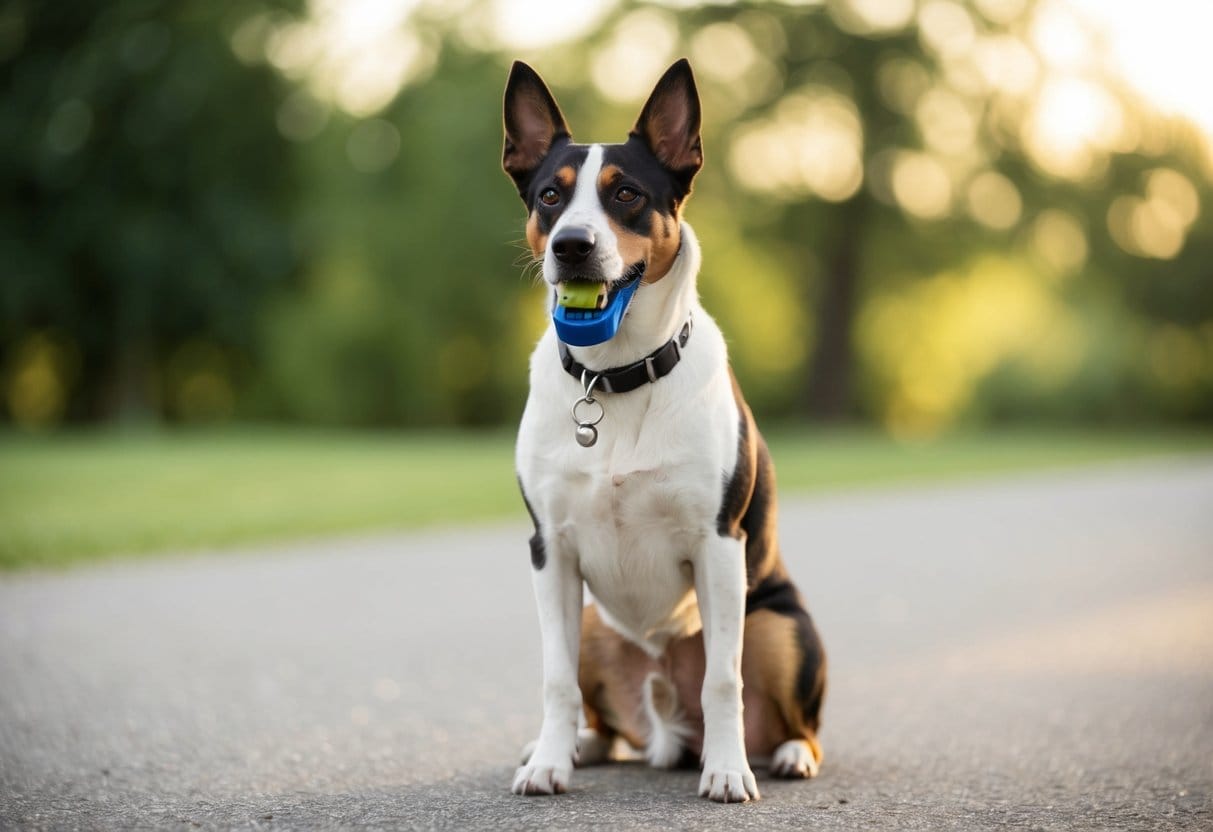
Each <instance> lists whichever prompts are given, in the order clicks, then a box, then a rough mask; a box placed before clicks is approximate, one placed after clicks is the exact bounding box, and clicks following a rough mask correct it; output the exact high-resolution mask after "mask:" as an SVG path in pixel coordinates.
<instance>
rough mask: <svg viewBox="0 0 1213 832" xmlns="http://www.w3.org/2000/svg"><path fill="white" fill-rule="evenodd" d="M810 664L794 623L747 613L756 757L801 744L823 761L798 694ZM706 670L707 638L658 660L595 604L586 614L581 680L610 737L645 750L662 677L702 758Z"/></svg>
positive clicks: (591, 718)
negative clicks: (654, 681)
mask: <svg viewBox="0 0 1213 832" xmlns="http://www.w3.org/2000/svg"><path fill="white" fill-rule="evenodd" d="M803 659H804V654H803V651H802V650H801V648H800V641H799V638H798V635H797V625H796V622H795V620H794V619H792V618H790V617H788V616H785V615H781V614H779V613H776V612H772V611H770V610H758V611H756V612H752V613H750V614H749V615H747V616H746V619H745V634H744V646H743V649H742V654H741V677H742V684H743V688H742V702H743V705H744V719H745V738H746V753H747V754H748V755H752V756H768V755H770V754H771V753H772V752H773V751H774V750H775V749H776V748H777V747H778V746H779V745H780V744H782V743H783V742H786V741H787V740H797V739H798V740H803V741H804V742H806V743H808V745H809V748H810V749H811V750H812V751H813V756H814V758H815V759H816V760H817V761H818V762H819V763H820V762H821V746H820V745H819V744H818V742H817V736H816V732H815V730H814V728H813V727H812V726H810V725H808V724H807V723H806V721H805V715H804V703H803V702H801V701H800V698H799V696H798V693H797V676H798V673H799V671H800V666H801V662H802V661H803ZM704 667H705V656H704V649H703V635H702V633H696V634H695V635H693V636H688V637H686V638H681V639H678V640H676V641H674V642H672V643H671V644H670V646H669V648H668V649H667V650H666V652H665V653H664V654H663V655H662V656H661V658H659V659H654V658H653V657H651V656H649V655H648V654H647V653H645V652H644V651H643V650H641V649H640V648H639V647H637V646H636V645H635V644H633V643H632V642H630V641H628V640H627V639H625V638H624V637H623V636H621V635H620V634H619V633H617V632H615V631H614V630H612V629H611V628H610V627H609V626H607V625H606V624H605V623H604V622H603V620H602V617H601V615H599V613H598V608H597V607H596V606H595V605H593V604H591V605H589V606H587V607H586V608H585V610H584V611H583V614H582V625H581V664H580V668H579V673H578V682H579V684H580V685H581V695H582V700H583V707H584V709H585V716H586V723H587V725H588V726H589V727H590V728H591V729H593V730H595V731H597V732H598V733H600V734H602V735H604V736H607V737H613V736H621V737H623V738H624V739H625V740H627V742H628V744H630V745H631V746H632V747H633V748H636V749H641V748H644V745H645V742H646V738H647V737H648V736H649V732H650V728H649V724H648V719H647V718H646V716H645V711H644V693H643V690H644V681H645V679H646V678H647V677H648V675H649V674H650V673H653V672H657V673H661V674H663V675H664V676H665V677H666V678H668V679H669V680H670V682H671V683H672V685H673V688H674V690H676V691H677V697H678V703H677V706H678V707H680V708H681V709H682V712H683V715H684V718H685V720H686V724H687V727H688V728H689V729H690V730H691V733H690V735H689V736H688V737H687V751H688V752H690V753H691V754H694V755H696V756H698V755H699V753H700V752H701V751H702V748H703V710H702V707H701V705H700V694H701V692H702V689H703V674H704Z"/></svg>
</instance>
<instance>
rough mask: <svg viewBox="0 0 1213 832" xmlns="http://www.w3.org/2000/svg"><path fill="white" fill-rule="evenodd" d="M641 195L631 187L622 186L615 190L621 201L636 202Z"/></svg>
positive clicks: (617, 197) (616, 196) (616, 197)
mask: <svg viewBox="0 0 1213 832" xmlns="http://www.w3.org/2000/svg"><path fill="white" fill-rule="evenodd" d="M639 196H640V194H638V193H636V191H634V190H632V189H631V188H620V189H619V190H618V191H616V192H615V199H617V200H619V201H620V202H635V201H636V199H637V197H639Z"/></svg>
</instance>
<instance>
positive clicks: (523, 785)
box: [510, 763, 573, 795]
mask: <svg viewBox="0 0 1213 832" xmlns="http://www.w3.org/2000/svg"><path fill="white" fill-rule="evenodd" d="M572 776H573V767H572V766H544V765H531V764H530V763H528V764H527V765H524V766H519V767H518V771H516V772H515V773H514V785H513V786H511V787H510V791H512V792H513V793H514V794H524V795H535V794H564V793H565V792H567V791H568V790H569V780H571V779H572Z"/></svg>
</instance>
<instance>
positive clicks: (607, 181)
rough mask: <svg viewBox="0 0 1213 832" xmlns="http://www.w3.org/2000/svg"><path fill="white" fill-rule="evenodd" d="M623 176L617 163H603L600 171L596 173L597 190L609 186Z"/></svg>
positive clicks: (602, 189)
mask: <svg viewBox="0 0 1213 832" xmlns="http://www.w3.org/2000/svg"><path fill="white" fill-rule="evenodd" d="M622 177H623V171H622V170H620V169H619V166H618V165H605V166H603V168H602V172H601V173H599V174H598V190H600V191H604V190H606V189H607V188H609V187H611V184H612V183H614V182H615V181H616V180H618V179H621V178H622Z"/></svg>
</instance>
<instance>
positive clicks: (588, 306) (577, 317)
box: [552, 262, 645, 347]
mask: <svg viewBox="0 0 1213 832" xmlns="http://www.w3.org/2000/svg"><path fill="white" fill-rule="evenodd" d="M644 269H645V264H644V263H643V262H640V263H637V264H635V265H634V266H632V267H631V268H629V269H628V270H627V271H626V272H624V275H623V277H622V278H621V279H619V280H616V281H614V282H613V283H607V282H606V281H602V280H565V281H561V283H560V284H559V285H558V286H557V287H556V306H555V308H554V309H553V310H552V320H553V322H554V323H555V324H556V334H557V335H558V336H560V340H562V341H564V342H565V343H566V344H571V345H572V346H575V347H589V346H593V345H594V344H601V343H602V342H604V341H608V340H610V339H611V338H613V337H614V336H615V333H616V332H618V331H619V325H620V324H621V323H622V322H623V316H624V314H626V312H627V309H628V306H629V305H630V304H631V302H632V296H633V295H635V294H636V288H637V286H639V285H640V280H641V278H643V277H644Z"/></svg>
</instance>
